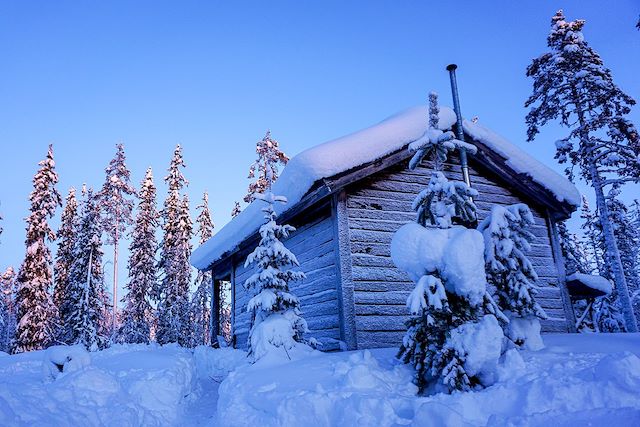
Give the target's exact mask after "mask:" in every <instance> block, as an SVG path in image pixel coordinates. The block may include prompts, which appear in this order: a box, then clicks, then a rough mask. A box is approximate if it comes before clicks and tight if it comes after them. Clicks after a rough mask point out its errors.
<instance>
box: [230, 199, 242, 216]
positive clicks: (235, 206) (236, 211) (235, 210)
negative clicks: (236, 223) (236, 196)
mask: <svg viewBox="0 0 640 427" xmlns="http://www.w3.org/2000/svg"><path fill="white" fill-rule="evenodd" d="M240 212H242V209H240V203H239V202H235V203H234V204H233V209H231V218H235V217H236V216H238V214H239V213H240Z"/></svg>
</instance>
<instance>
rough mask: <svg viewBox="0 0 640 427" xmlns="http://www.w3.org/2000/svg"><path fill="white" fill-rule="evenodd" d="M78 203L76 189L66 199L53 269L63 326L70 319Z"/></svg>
mask: <svg viewBox="0 0 640 427" xmlns="http://www.w3.org/2000/svg"><path fill="white" fill-rule="evenodd" d="M77 217H78V202H77V201H76V190H75V188H70V189H69V194H68V195H67V197H66V200H65V205H64V210H63V211H62V220H61V222H60V229H59V230H58V236H57V237H58V252H56V263H55V265H54V267H53V272H54V279H55V288H54V290H53V303H54V304H55V305H56V307H57V308H58V313H59V316H60V323H61V325H62V326H63V330H64V324H65V323H66V321H67V319H68V318H69V313H68V312H67V311H66V308H67V307H66V305H65V302H66V301H67V300H68V292H69V291H68V283H69V272H70V270H71V265H72V264H73V249H74V246H75V242H76V232H77V224H76V222H77V220H78V218H77Z"/></svg>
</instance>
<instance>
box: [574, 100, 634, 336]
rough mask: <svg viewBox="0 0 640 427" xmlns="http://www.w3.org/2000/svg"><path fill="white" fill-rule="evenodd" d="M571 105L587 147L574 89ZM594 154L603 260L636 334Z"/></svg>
mask: <svg viewBox="0 0 640 427" xmlns="http://www.w3.org/2000/svg"><path fill="white" fill-rule="evenodd" d="M572 94H573V103H574V105H575V106H576V114H577V116H578V123H579V126H580V139H581V141H580V144H581V145H582V146H584V147H588V146H589V139H590V138H589V130H588V127H587V125H586V124H587V122H586V120H585V113H584V110H583V108H582V105H581V103H580V102H579V101H580V97H579V96H578V92H577V90H576V89H575V88H573V90H572ZM595 154H596V153H594V152H590V153H588V155H589V156H590V157H591V159H589V160H590V161H589V175H591V184H592V185H593V190H594V192H595V193H596V209H597V210H598V214H599V215H600V224H601V225H602V237H603V238H604V254H603V258H604V259H605V263H606V260H608V261H609V268H610V269H611V272H612V274H613V281H614V283H615V287H616V290H617V291H618V299H619V301H620V305H621V306H622V307H621V308H622V314H623V316H624V322H625V325H626V327H627V332H638V325H637V324H636V318H635V315H634V313H633V305H632V304H631V298H630V297H629V288H628V287H627V280H626V279H625V277H624V270H623V268H622V261H621V260H620V252H619V251H618V245H617V244H616V238H615V235H614V234H613V228H612V227H611V220H610V218H609V208H608V207H607V203H606V200H605V198H604V191H603V185H602V180H601V178H600V173H599V171H598V167H597V165H596V162H595V159H594V158H593V157H594V156H595Z"/></svg>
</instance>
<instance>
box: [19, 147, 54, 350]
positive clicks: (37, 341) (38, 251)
mask: <svg viewBox="0 0 640 427" xmlns="http://www.w3.org/2000/svg"><path fill="white" fill-rule="evenodd" d="M39 165H40V169H39V170H38V172H37V173H36V174H35V176H34V178H33V191H32V192H31V194H30V195H29V200H30V201H31V208H30V213H29V216H28V217H27V239H26V242H25V243H26V247H27V253H26V255H25V258H24V261H23V263H22V266H21V267H20V271H19V272H18V278H17V282H18V292H17V295H16V303H17V306H18V315H17V318H18V328H17V329H16V338H15V341H14V347H13V350H14V352H16V353H19V352H23V351H31V350H41V349H43V348H45V347H47V346H48V345H49V344H51V343H52V342H53V340H54V339H55V335H56V329H57V326H56V318H57V310H56V307H55V305H54V304H53V301H52V298H51V295H50V294H49V290H50V289H51V288H52V286H53V277H52V276H53V275H52V271H51V251H50V250H49V248H48V247H47V244H46V241H47V240H49V241H52V240H54V239H55V233H54V232H53V230H52V229H51V227H50V226H49V224H48V223H47V219H48V218H52V217H53V215H54V213H55V211H56V208H57V207H58V206H60V205H62V198H61V197H60V193H58V190H56V188H55V185H56V184H57V183H58V174H57V173H56V171H55V161H54V160H53V146H52V145H49V151H48V152H47V157H46V158H45V159H44V160H42V161H41V162H40V163H39Z"/></svg>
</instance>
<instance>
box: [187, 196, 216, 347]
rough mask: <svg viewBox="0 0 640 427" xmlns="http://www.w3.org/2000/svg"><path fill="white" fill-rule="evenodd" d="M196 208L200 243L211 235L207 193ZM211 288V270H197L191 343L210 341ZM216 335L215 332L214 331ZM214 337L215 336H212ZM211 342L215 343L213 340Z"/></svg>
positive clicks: (206, 343)
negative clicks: (192, 340)
mask: <svg viewBox="0 0 640 427" xmlns="http://www.w3.org/2000/svg"><path fill="white" fill-rule="evenodd" d="M196 209H197V210H198V216H197V218H196V224H197V225H198V229H197V230H196V235H197V236H199V242H200V244H201V245H202V244H203V243H204V242H206V241H207V240H209V239H210V238H211V236H212V235H213V227H214V225H213V221H212V220H211V212H210V211H209V195H208V194H207V193H206V192H205V193H204V194H203V196H202V203H201V204H199V205H198V206H197V207H196ZM211 289H212V278H211V271H198V274H197V276H196V290H195V292H194V293H193V297H192V298H191V318H192V321H193V339H194V342H193V345H194V346H195V345H200V344H202V345H208V344H209V343H211V340H210V338H212V337H211V331H210V330H209V327H210V325H211V323H210V322H211V314H212V313H211V298H212V295H211ZM216 335H217V333H216ZM213 339H214V340H215V339H216V336H215V335H214V336H213ZM212 344H214V345H215V344H217V340H215V341H214V342H213V343H212Z"/></svg>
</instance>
